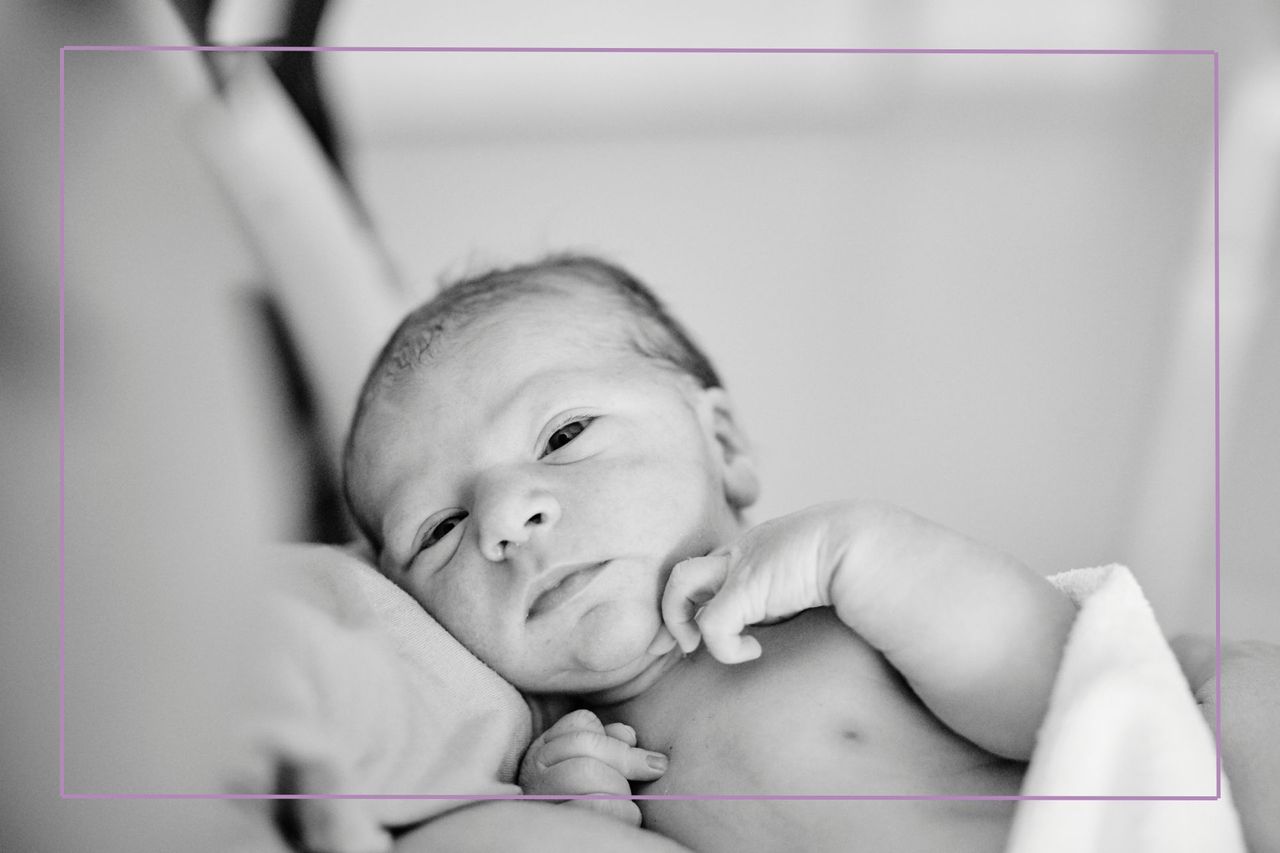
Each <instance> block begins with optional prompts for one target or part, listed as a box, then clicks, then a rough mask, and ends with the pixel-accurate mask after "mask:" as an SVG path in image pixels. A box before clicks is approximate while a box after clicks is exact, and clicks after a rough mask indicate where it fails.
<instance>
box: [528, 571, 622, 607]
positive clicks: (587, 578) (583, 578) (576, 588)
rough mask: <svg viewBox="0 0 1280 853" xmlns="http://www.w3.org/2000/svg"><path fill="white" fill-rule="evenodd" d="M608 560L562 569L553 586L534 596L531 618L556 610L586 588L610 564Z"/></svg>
mask: <svg viewBox="0 0 1280 853" xmlns="http://www.w3.org/2000/svg"><path fill="white" fill-rule="evenodd" d="M608 562H609V561H608V560H604V561H601V562H599V563H582V564H580V565H577V566H570V567H568V569H567V570H563V569H562V570H560V572H558V573H557V574H559V575H560V578H559V580H553V581H552V583H551V586H549V587H547V588H546V589H544V590H543V591H542V592H540V593H539V594H538V595H537V597H535V598H534V600H533V604H532V605H530V606H529V618H530V619H533V618H534V617H537V616H541V615H542V614H543V613H547V612H549V611H551V610H555V609H556V608H557V607H560V606H561V605H562V604H565V603H566V602H568V601H569V600H570V599H572V598H574V597H575V596H576V595H577V594H578V593H579V592H581V591H582V590H584V589H586V588H587V586H589V585H590V584H591V582H592V581H594V580H595V579H596V578H597V577H599V575H600V572H601V571H602V570H603V569H604V567H605V566H606V565H608Z"/></svg>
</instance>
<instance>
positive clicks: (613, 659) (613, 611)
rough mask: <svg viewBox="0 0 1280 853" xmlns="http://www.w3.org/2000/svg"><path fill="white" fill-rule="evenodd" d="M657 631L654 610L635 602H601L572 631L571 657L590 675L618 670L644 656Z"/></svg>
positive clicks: (585, 614) (656, 618) (655, 612)
mask: <svg viewBox="0 0 1280 853" xmlns="http://www.w3.org/2000/svg"><path fill="white" fill-rule="evenodd" d="M657 630H658V615H657V610H656V608H654V607H645V606H644V605H643V604H641V603H640V602H637V601H605V602H601V603H600V604H597V605H596V606H595V607H593V608H591V609H590V610H588V611H587V612H586V613H584V614H583V615H582V618H581V619H579V620H578V624H577V625H575V626H574V628H573V649H574V657H575V659H576V660H577V662H578V663H579V664H581V665H582V666H583V667H585V668H586V669H589V670H591V671H592V672H608V671H610V670H614V669H619V668H620V667H623V666H626V665H627V664H629V663H631V662H632V661H634V660H635V659H636V658H638V657H640V656H641V655H643V654H644V653H645V651H646V650H647V649H648V648H649V643H650V642H652V640H653V637H654V634H655V633H656V632H657Z"/></svg>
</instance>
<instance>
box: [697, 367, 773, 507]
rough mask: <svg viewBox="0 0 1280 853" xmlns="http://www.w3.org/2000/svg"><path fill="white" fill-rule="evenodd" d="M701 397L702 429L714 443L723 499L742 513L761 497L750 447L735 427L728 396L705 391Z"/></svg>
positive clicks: (717, 389)
mask: <svg viewBox="0 0 1280 853" xmlns="http://www.w3.org/2000/svg"><path fill="white" fill-rule="evenodd" d="M701 394H702V397H701V409H702V411H701V415H702V420H703V426H704V428H706V429H707V430H708V431H709V434H710V437H711V438H713V439H714V440H715V452H716V453H717V454H718V456H717V458H718V460H719V462H720V466H721V471H722V473H723V475H724V476H723V479H724V496H725V498H726V499H728V501H729V505H730V506H732V507H733V508H734V509H744V508H746V507H749V506H751V505H752V504H753V503H755V502H756V498H758V497H759V496H760V479H759V477H758V476H757V475H756V463H755V460H754V459H753V458H752V457H751V445H750V443H749V442H748V441H747V435H746V433H745V432H743V430H742V427H741V426H739V424H738V418H737V415H735V414H734V411H733V403H732V401H730V399H729V394H728V392H727V391H725V390H724V389H723V388H704V389H702V392H701Z"/></svg>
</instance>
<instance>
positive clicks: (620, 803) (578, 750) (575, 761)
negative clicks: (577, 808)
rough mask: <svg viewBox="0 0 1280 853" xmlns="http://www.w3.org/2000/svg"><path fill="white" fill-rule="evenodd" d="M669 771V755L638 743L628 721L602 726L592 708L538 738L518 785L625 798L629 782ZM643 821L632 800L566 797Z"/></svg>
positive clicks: (563, 720) (536, 791)
mask: <svg viewBox="0 0 1280 853" xmlns="http://www.w3.org/2000/svg"><path fill="white" fill-rule="evenodd" d="M666 769H667V757H666V756H665V755H662V754H661V753H657V752H649V751H648V750H644V749H639V748H637V747H636V733H635V731H634V730H633V729H632V728H631V727H630V726H628V725H626V724H625V723H610V724H609V725H607V726H606V725H604V724H602V723H601V722H600V719H599V718H598V717H597V716H596V715H595V714H593V713H591V712H590V711H586V710H578V711H572V712H570V713H568V714H565V715H564V716H563V717H561V718H560V719H559V720H558V721H557V722H556V724H555V725H554V726H552V727H551V728H549V729H547V730H546V731H545V732H543V733H542V734H541V735H539V736H538V737H537V738H535V739H534V741H533V743H532V744H530V745H529V749H528V750H527V751H526V752H525V754H524V759H523V760H522V761H521V763H520V787H521V788H522V789H523V790H524V792H525V793H526V794H584V795H585V794H608V795H614V796H619V797H626V796H629V795H630V794H631V783H630V781H628V780H634V781H637V782H650V781H653V780H654V779H657V778H658V777H659V776H661V775H662V774H663V773H664V772H665V771H666ZM566 802H569V803H576V804H578V805H582V806H585V807H587V808H591V809H595V810H597V811H600V812H603V813H605V814H609V815H612V816H614V817H616V818H619V819H620V820H623V821H625V822H627V823H630V824H633V825H635V826H639V825H640V808H639V807H638V806H637V805H636V804H635V802H634V801H631V800H621V799H618V800H615V799H599V800H568V801H566Z"/></svg>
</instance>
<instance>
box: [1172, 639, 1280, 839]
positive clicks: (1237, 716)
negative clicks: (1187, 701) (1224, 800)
mask: <svg viewBox="0 0 1280 853" xmlns="http://www.w3.org/2000/svg"><path fill="white" fill-rule="evenodd" d="M1170 645H1172V646H1173V650H1174V652H1175V653H1177V655H1178V662H1179V663H1181V664H1182V671H1183V673H1185V674H1186V676H1187V682H1188V683H1189V684H1190V685H1191V690H1192V692H1193V693H1194V694H1195V697H1196V701H1197V702H1198V703H1199V705H1200V710H1201V712H1202V713H1203V714H1204V717H1205V720H1206V721H1207V722H1208V723H1209V726H1210V727H1211V728H1212V727H1214V726H1215V724H1216V722H1215V721H1216V720H1217V716H1218V714H1219V713H1221V714H1222V764H1223V769H1224V770H1225V771H1226V775H1227V781H1228V782H1229V783H1230V784H1231V795H1232V797H1233V798H1234V799H1235V803H1236V809H1237V811H1239V813H1240V823H1241V825H1242V827H1243V829H1244V837H1245V842H1246V843H1247V844H1248V846H1249V850H1250V853H1280V809H1277V808H1276V802H1277V799H1278V798H1280V735H1278V734H1277V733H1278V732H1280V646H1277V645H1273V644H1271V643H1263V642H1258V641H1252V640H1250V641H1244V642H1224V643H1223V644H1222V679H1221V688H1222V703H1221V705H1219V704H1218V686H1219V685H1218V679H1217V677H1216V673H1215V667H1214V663H1215V654H1214V644H1213V638H1212V637H1206V636H1189V635H1184V636H1181V637H1176V638H1174V639H1173V641H1172V642H1171V643H1170Z"/></svg>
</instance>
